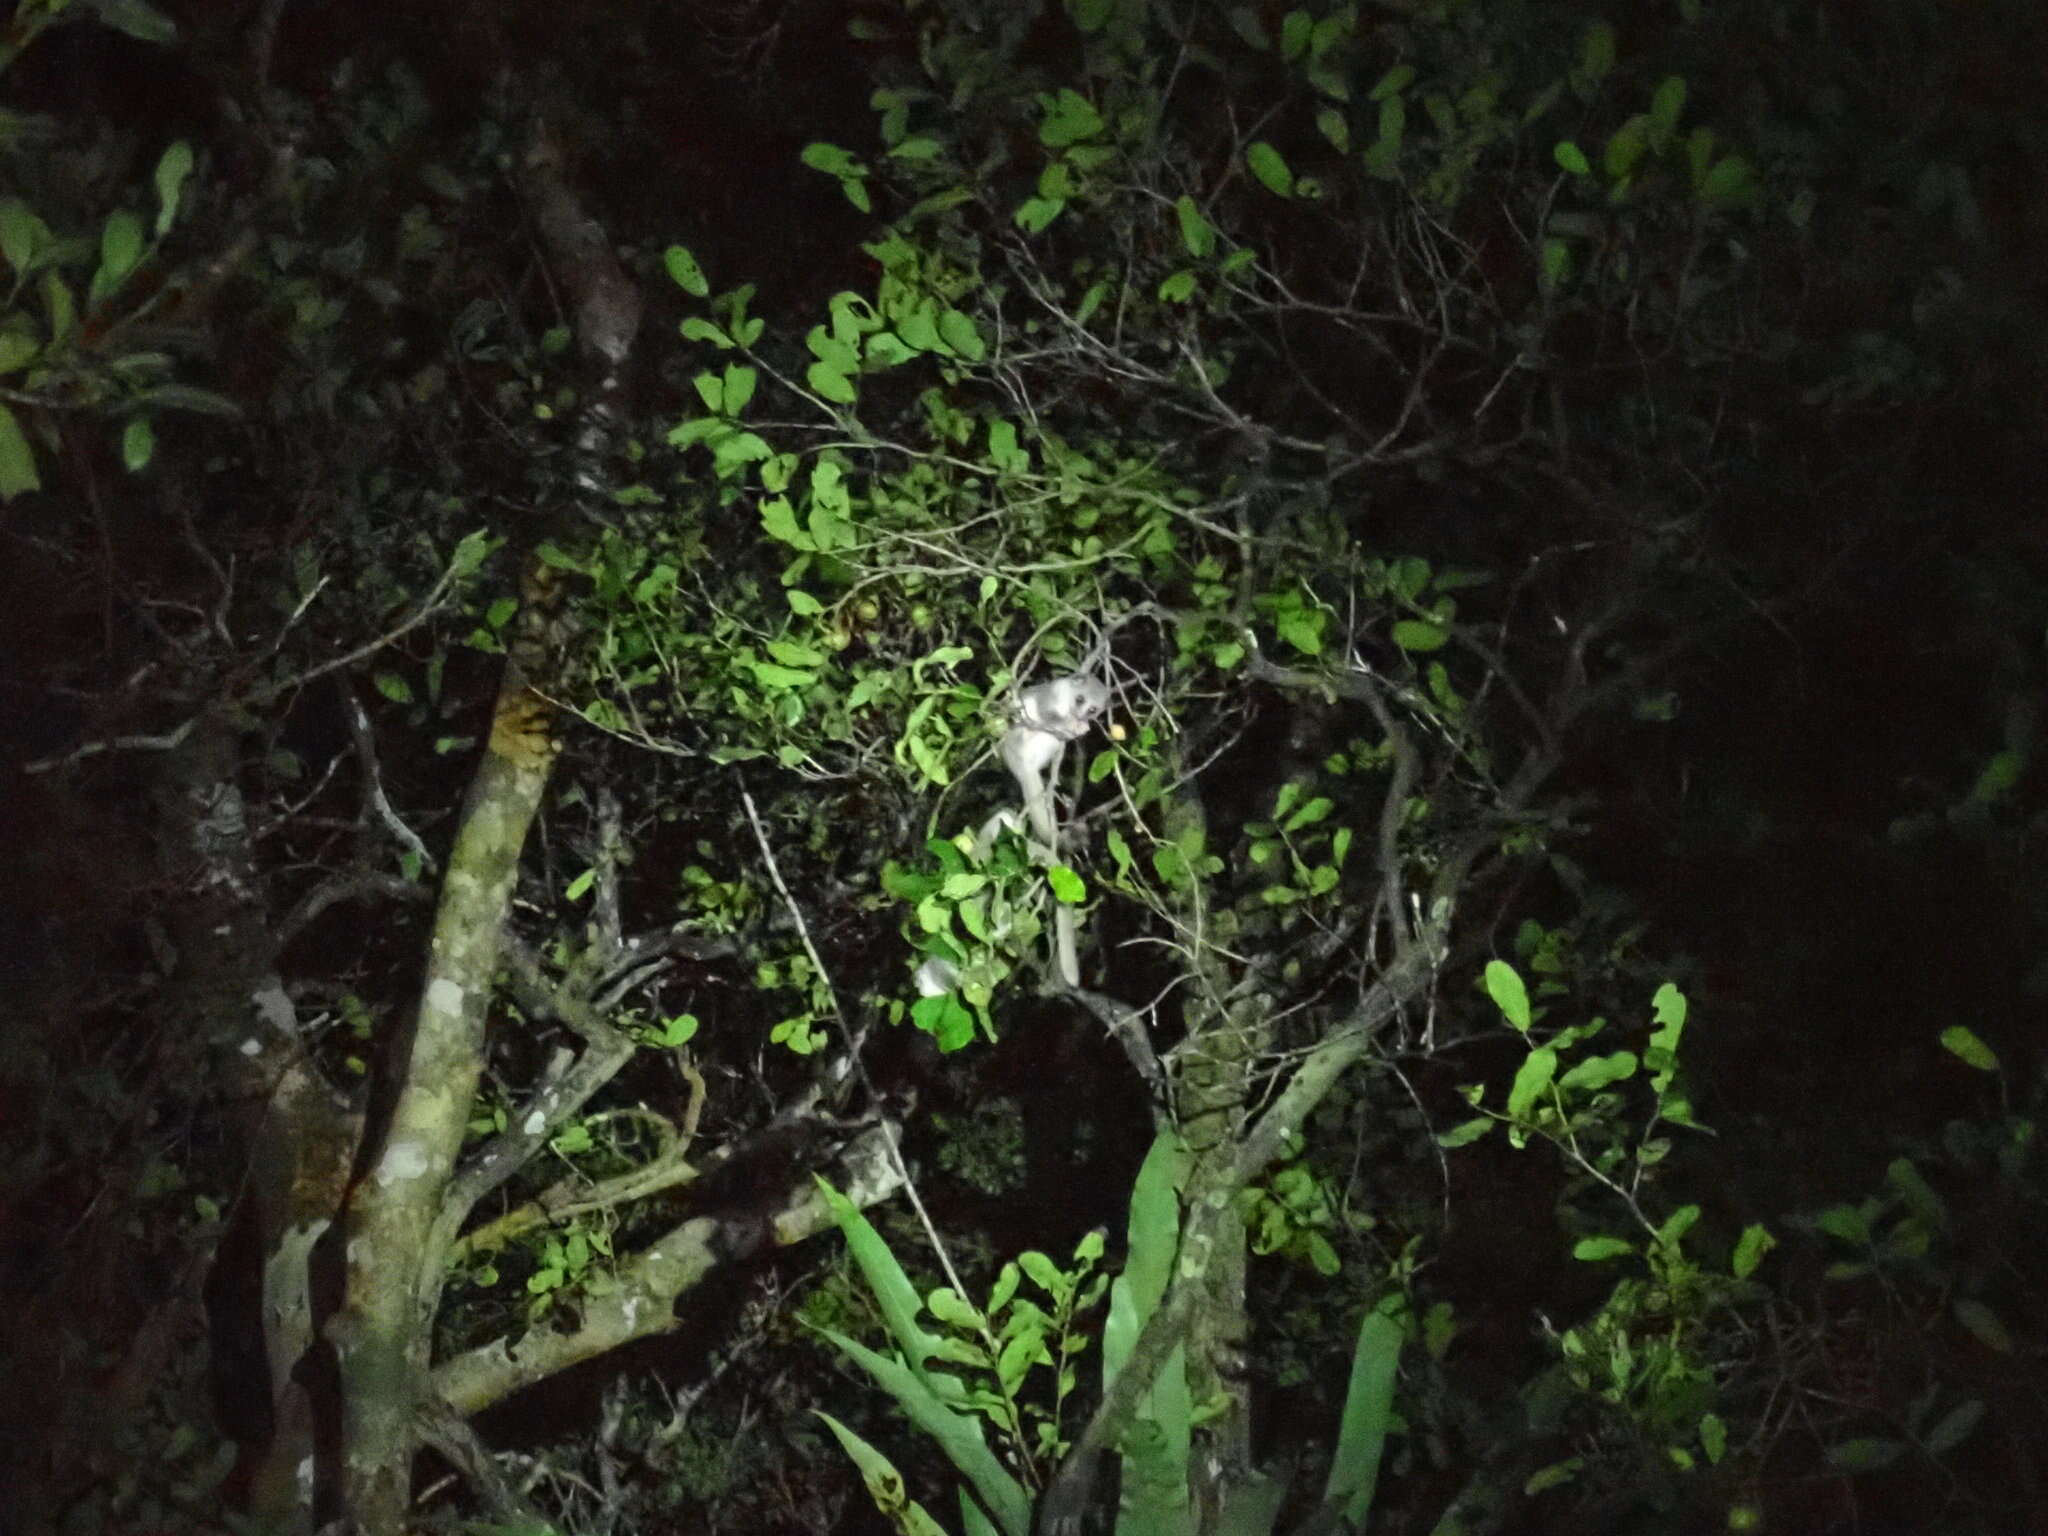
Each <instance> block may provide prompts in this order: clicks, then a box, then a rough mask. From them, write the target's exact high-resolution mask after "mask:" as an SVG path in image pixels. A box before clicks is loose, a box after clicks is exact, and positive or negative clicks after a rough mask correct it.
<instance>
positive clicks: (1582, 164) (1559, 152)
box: [1550, 139, 1593, 176]
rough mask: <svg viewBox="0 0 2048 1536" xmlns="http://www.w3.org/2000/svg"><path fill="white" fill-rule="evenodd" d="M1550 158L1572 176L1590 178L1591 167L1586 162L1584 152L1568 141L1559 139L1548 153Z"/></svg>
mask: <svg viewBox="0 0 2048 1536" xmlns="http://www.w3.org/2000/svg"><path fill="white" fill-rule="evenodd" d="M1550 155H1551V158H1552V159H1554V160H1555V161H1556V162H1557V163H1558V164H1559V165H1561V166H1563V167H1564V168H1565V169H1566V170H1567V171H1570V172H1571V173H1572V174H1573V175H1574V176H1590V175H1592V174H1593V167H1592V165H1591V164H1589V163H1588V162H1587V160H1586V152H1585V151H1584V150H1582V149H1580V148H1579V146H1578V145H1576V144H1574V143H1573V142H1572V141H1571V140H1570V139H1559V140H1558V141H1557V146H1556V147H1555V148H1554V149H1552V150H1551V152H1550Z"/></svg>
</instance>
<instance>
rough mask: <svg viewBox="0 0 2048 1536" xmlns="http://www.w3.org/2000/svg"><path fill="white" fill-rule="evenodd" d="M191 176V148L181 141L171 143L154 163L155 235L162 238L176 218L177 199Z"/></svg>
mask: <svg viewBox="0 0 2048 1536" xmlns="http://www.w3.org/2000/svg"><path fill="white" fill-rule="evenodd" d="M191 174H192V146H191V145H190V144H188V143H186V142H185V141H184V140H183V139H178V140H175V141H173V142H172V144H171V146H170V147H169V148H168V149H166V150H165V151H164V152H163V155H162V157H161V158H160V159H158V161H157V163H156V201H157V213H156V235H157V238H158V239H162V238H163V234H164V231H166V230H167V229H169V228H170V227H171V221H172V220H173V219H175V218H177V216H178V199H179V197H180V196H181V195H182V194H183V192H184V187H185V178H186V177H187V176H190V175H191Z"/></svg>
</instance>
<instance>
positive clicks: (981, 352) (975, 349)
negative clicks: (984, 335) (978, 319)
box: [939, 309, 988, 363]
mask: <svg viewBox="0 0 2048 1536" xmlns="http://www.w3.org/2000/svg"><path fill="white" fill-rule="evenodd" d="M939 335H940V337H941V338H942V339H943V340H944V341H945V343H946V345H947V346H949V347H951V348H952V349H953V350H954V352H956V353H957V354H959V355H960V356H961V357H963V358H965V359H966V360H967V361H968V362H970V363H978V362H980V361H981V360H982V358H983V357H984V356H986V355H987V353H988V346H987V344H986V343H985V342H983V341H982V339H981V332H980V331H979V330H977V329H975V325H974V321H973V320H972V319H971V318H970V317H969V316H967V315H963V314H961V313H960V311H959V310H957V309H949V310H946V311H945V312H944V313H942V314H941V315H940V316H939Z"/></svg>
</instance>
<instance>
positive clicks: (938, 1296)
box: [813, 1183, 1109, 1536]
mask: <svg viewBox="0 0 2048 1536" xmlns="http://www.w3.org/2000/svg"><path fill="white" fill-rule="evenodd" d="M821 1188H823V1190H824V1193H825V1198H826V1200H827V1202H828V1203H829V1204H830V1205H831V1208H832V1212H833V1215H834V1216H835V1217H836V1218H837V1220H838V1222H839V1226H840V1229H841V1231H843V1232H844V1233H845V1234H846V1239H847V1246H848V1248H849V1250H850V1251H851V1253H852V1254H853V1257H854V1260H855V1262H856V1263H857V1264H858V1265H859V1266H860V1270H861V1273H862V1275H863V1276H864V1277H865V1279H866V1281H867V1284H868V1288H869V1291H870V1293H871V1294H872V1295H873V1297H874V1299H875V1302H876V1304H877V1306H879V1308H880V1309H881V1313H882V1318H883V1321H884V1323H885V1324H886V1326H887V1329H888V1333H889V1336H890V1339H891V1340H892V1341H893V1345H894V1349H895V1353H894V1355H893V1356H892V1355H884V1354H881V1353H879V1352H877V1351H876V1350H873V1349H871V1348H869V1347H868V1346H867V1345H865V1344H863V1343H861V1342H860V1341H858V1340H857V1339H855V1338H853V1337H852V1336H850V1335H849V1334H847V1333H844V1332H841V1331H840V1330H838V1329H834V1328H829V1327H824V1326H822V1325H817V1324H814V1325H813V1326H815V1327H817V1331H818V1333H819V1334H820V1336H821V1337H823V1338H825V1339H827V1340H829V1341H830V1342H831V1343H832V1344H833V1345H834V1347H836V1348H837V1349H839V1350H840V1351H841V1352H842V1353H843V1354H845V1355H846V1356H847V1357H848V1358H849V1359H851V1360H853V1361H854V1362H855V1363H856V1364H858V1365H859V1366H861V1368H862V1369H863V1370H865V1371H866V1372H867V1373H868V1375H869V1376H870V1377H871V1378H872V1379H873V1380H874V1381H875V1383H876V1384H877V1385H878V1386H880V1387H881V1388H882V1389H883V1390H884V1391H886V1392H888V1393H889V1394H890V1395H891V1396H892V1397H893V1398H894V1399H895V1400H896V1403H897V1405H898V1406H899V1407H901V1408H902V1409H903V1410H904V1412H905V1413H907V1414H908V1415H909V1416H910V1419H911V1422H912V1423H914V1424H916V1425H917V1426H918V1428H919V1429H921V1430H922V1431H923V1432H924V1433H925V1434H927V1435H928V1436H930V1437H931V1438H932V1440H933V1441H934V1442H935V1443H936V1444H937V1445H938V1446H939V1448H940V1449H941V1450H942V1451H944V1452H945V1454H946V1456H947V1458H948V1459H949V1460H951V1461H952V1463H953V1465H954V1466H955V1467H956V1468H957V1469H958V1470H959V1471H960V1473H961V1475H962V1476H963V1477H965V1478H966V1479H967V1484H968V1486H970V1487H971V1488H972V1489H973V1493H974V1498H971V1499H970V1498H969V1496H968V1491H967V1488H966V1487H963V1488H962V1490H961V1504H962V1509H963V1514H965V1516H966V1518H967V1522H968V1529H969V1530H970V1531H971V1532H985V1531H989V1530H992V1529H1000V1530H1001V1531H1002V1532H1004V1533H1005V1536H1024V1533H1025V1532H1026V1531H1027V1530H1028V1528H1029V1524H1030V1509H1031V1499H1030V1494H1029V1492H1028V1489H1029V1488H1030V1487H1033V1486H1036V1485H1038V1484H1039V1483H1041V1482H1043V1480H1044V1477H1045V1474H1046V1471H1047V1469H1048V1468H1049V1467H1050V1466H1051V1465H1052V1464H1054V1463H1056V1462H1057V1460H1058V1458H1059V1456H1060V1454H1061V1453H1062V1452H1063V1451H1064V1450H1065V1449H1066V1445H1067V1440H1066V1437H1065V1434H1064V1431H1063V1427H1062V1419H1063V1414H1064V1410H1065V1408H1066V1405H1067V1401H1068V1399H1069V1398H1070V1397H1071V1396H1072V1394H1073V1392H1074V1388H1075V1386H1076V1385H1077V1377H1076V1374H1075V1370H1076V1367H1075V1361H1076V1359H1077V1357H1078V1356H1079V1355H1081V1354H1082V1353H1083V1352H1084V1351H1085V1350H1086V1349H1087V1348H1088V1347H1089V1345H1090V1343H1091V1339H1090V1336H1089V1334H1088V1333H1087V1332H1086V1331H1085V1330H1084V1328H1083V1326H1082V1325H1083V1320H1084V1317H1085V1314H1086V1313H1087V1312H1088V1311H1089V1310H1090V1309H1092V1308H1093V1307H1094V1306H1095V1304H1096V1303H1097V1302H1099V1301H1100V1300H1101V1299H1102V1295H1103V1292H1104V1290H1105V1289H1106V1288H1107V1287H1108V1284H1109V1277H1108V1276H1107V1275H1105V1274H1102V1273H1100V1272H1099V1270H1098V1269H1097V1265H1098V1264H1099V1262H1100V1261H1101V1258H1102V1254H1103V1234H1102V1233H1101V1232H1100V1231H1096V1232H1091V1233H1089V1234H1088V1235H1087V1236H1086V1237H1084V1238H1083V1239H1082V1240H1081V1242H1080V1243H1079V1245H1078V1246H1077V1247H1076V1248H1075V1250H1074V1256H1073V1261H1072V1264H1071V1267H1062V1266H1061V1265H1059V1264H1058V1263H1056V1262H1055V1261H1054V1260H1052V1259H1051V1258H1049V1257H1047V1256H1046V1255H1045V1254H1043V1253H1037V1252H1027V1253H1024V1254H1020V1255H1019V1256H1018V1257H1017V1258H1016V1259H1015V1260H1013V1261H1011V1262H1009V1263H1006V1264H1004V1265H1003V1267H1002V1269H1001V1270H1000V1271H998V1273H997V1275H996V1278H995V1281H994V1284H993V1285H992V1286H991V1287H990V1290H989V1295H988V1299H987V1300H986V1301H985V1302H984V1303H983V1304H982V1305H980V1306H976V1305H974V1304H973V1303H972V1302H969V1301H968V1300H966V1299H965V1298H964V1297H962V1296H961V1295H960V1294H959V1293H958V1292H957V1291H955V1290H953V1289H952V1288H950V1287H945V1286H941V1287H939V1288H937V1289H934V1290H933V1291H931V1292H930V1293H929V1294H928V1295H924V1296H920V1295H919V1294H918V1291H917V1289H916V1287H915V1286H914V1285H913V1284H912V1283H911V1280H910V1277H909V1276H908V1275H907V1274H905V1273H904V1271H903V1268H902V1266H901V1265H900V1264H899V1263H898V1262H897V1260H896V1256H895V1255H894V1254H893V1253H892V1252H891V1251H890V1250H889V1246H888V1244H887V1243H886V1242H885V1241H884V1240H883V1238H882V1237H881V1235H880V1234H879V1233H878V1232H876V1231H875V1229H874V1228H873V1227H872V1226H871V1225H870V1224H869V1223H868V1221H867V1218H866V1217H864V1216H862V1215H861V1213H860V1212H859V1211H858V1210H857V1209H855V1208H854V1206H853V1205H852V1204H851V1203H850V1202H848V1201H847V1200H846V1198H845V1197H844V1196H842V1195H840V1194H839V1193H838V1191H836V1190H834V1189H832V1188H831V1187H830V1186H829V1185H823V1184H822V1183H821ZM1027 1278H1028V1279H1029V1280H1030V1281H1031V1282H1032V1284H1033V1286H1035V1287H1036V1288H1037V1290H1038V1292H1039V1293H1041V1294H1042V1295H1043V1296H1044V1298H1045V1300H1044V1301H1043V1302H1040V1301H1038V1300H1036V1299H1034V1298H1033V1297H1032V1296H1030V1295H1028V1294H1026V1293H1025V1292H1024V1291H1023V1289H1022V1283H1023V1281H1024V1280H1025V1279H1027ZM926 1317H929V1318H930V1319H931V1320H932V1322H933V1323H934V1324H936V1325H937V1326H936V1328H933V1327H928V1326H927V1325H926V1323H925V1322H924V1321H923V1319H924V1318H926ZM1041 1378H1042V1380H1043V1383H1044V1387H1043V1390H1042V1391H1040V1392H1037V1393H1035V1394H1034V1393H1033V1392H1032V1391H1031V1390H1030V1388H1031V1387H1032V1385H1033V1383H1034V1381H1036V1380H1038V1379H1041ZM819 1417H820V1418H822V1419H824V1420H825V1422H826V1424H827V1425H829V1426H830V1428H831V1430H832V1432H833V1434H834V1435H835V1436H836V1437H837V1438H838V1440H839V1442H840V1444H841V1445H842V1446H843V1447H845V1449H846V1451H847V1453H848V1454H849V1455H850V1456H852V1457H853V1459H854V1460H855V1462H856V1463H857V1464H858V1465H859V1466H860V1468H861V1470H862V1473H863V1475H864V1476H865V1477H866V1479H867V1482H868V1487H869V1491H870V1492H871V1493H872V1494H873V1495H874V1497H875V1501H876V1503H877V1505H878V1506H879V1507H880V1508H881V1510H882V1512H883V1513H884V1514H885V1515H888V1516H889V1517H891V1518H892V1519H893V1520H895V1521H896V1522H897V1525H898V1528H899V1529H901V1530H904V1531H905V1532H911V1533H917V1536H929V1533H933V1532H936V1531H938V1530H939V1529H940V1527H939V1526H938V1524H937V1522H936V1521H934V1520H933V1519H932V1517H931V1516H930V1515H929V1514H928V1513H927V1512H926V1511H925V1510H924V1509H923V1507H922V1506H921V1505H919V1504H917V1503H916V1502H915V1501H914V1500H912V1499H910V1498H909V1497H908V1495H907V1493H906V1492H905V1490H904V1487H903V1481H902V1478H901V1476H900V1475H899V1474H898V1473H897V1472H896V1469H895V1467H894V1466H893V1465H892V1464H890V1462H889V1461H888V1459H887V1458H886V1457H885V1456H883V1455H882V1453H881V1452H879V1451H877V1450H876V1449H875V1448H874V1447H873V1446H871V1445H869V1444H868V1443H867V1442H866V1441H865V1440H863V1439H862V1438H861V1437H860V1436H859V1435H857V1434H855V1433H854V1431H853V1430H851V1429H849V1428H848V1427H847V1426H846V1425H845V1424H843V1423H841V1422H840V1421H839V1420H838V1419H835V1418H833V1417H832V1416H831V1415H829V1414H826V1413H823V1412H822V1411H820V1413H819ZM984 1426H986V1429H987V1430H993V1431H994V1432H995V1434H996V1436H997V1437H998V1444H999V1445H1000V1446H1001V1447H1002V1450H1003V1456H1002V1458H1000V1459H999V1458H998V1456H997V1454H996V1453H995V1452H993V1451H991V1449H990V1448H989V1444H988V1439H987V1434H986V1432H985V1428H984ZM1005 1460H1007V1462H1008V1464H1009V1466H1008V1468H1006V1466H1005V1464H1004V1462H1005ZM1009 1468H1014V1469H1016V1472H1015V1473H1014V1474H1013V1472H1012V1471H1011V1470H1009ZM977 1501H978V1502H977ZM991 1520H993V1521H994V1525H993V1526H991V1525H990V1523H989V1522H990V1521H991Z"/></svg>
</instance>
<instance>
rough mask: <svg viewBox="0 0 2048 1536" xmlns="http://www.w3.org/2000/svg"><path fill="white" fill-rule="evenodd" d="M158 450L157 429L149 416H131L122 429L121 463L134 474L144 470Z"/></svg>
mask: <svg viewBox="0 0 2048 1536" xmlns="http://www.w3.org/2000/svg"><path fill="white" fill-rule="evenodd" d="M155 452H156V429H155V428H154V427H152V426H150V424H149V418H148V417H147V416H135V417H131V418H130V420H129V422H128V425H127V426H125V427H123V428H122V429H121V463H122V464H123V465H124V466H126V468H127V470H128V472H129V473H130V474H131V475H132V474H135V473H137V472H139V471H140V470H142V469H143V468H144V467H145V466H146V465H147V464H148V463H149V461H150V458H151V456H152V455H153V454H155Z"/></svg>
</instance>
